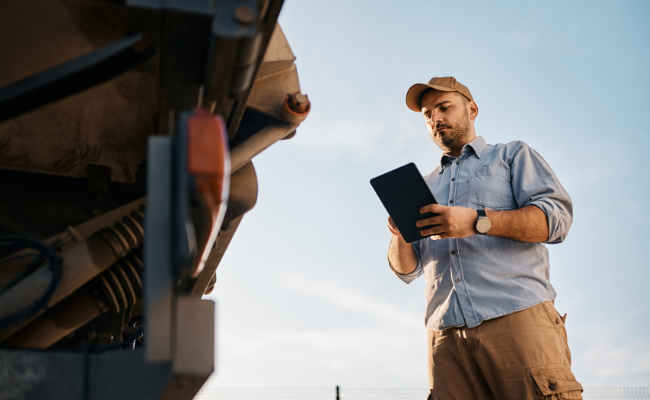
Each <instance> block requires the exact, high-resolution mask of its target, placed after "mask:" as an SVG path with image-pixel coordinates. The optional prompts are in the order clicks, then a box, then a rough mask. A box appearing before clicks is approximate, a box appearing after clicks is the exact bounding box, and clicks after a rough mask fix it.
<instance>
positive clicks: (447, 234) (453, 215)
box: [417, 204, 478, 239]
mask: <svg viewBox="0 0 650 400" xmlns="http://www.w3.org/2000/svg"><path fill="white" fill-rule="evenodd" d="M430 212H431V213H435V214H439V215H438V216H436V217H429V218H425V219H421V220H419V221H418V222H417V226H418V227H419V228H422V227H424V226H426V227H427V228H426V229H423V230H421V231H420V233H421V234H422V236H432V235H435V236H432V239H447V238H458V239H460V238H464V237H468V236H472V235H474V234H476V230H475V229H474V224H475V222H476V219H477V218H478V213H477V212H476V210H472V209H471V208H467V207H458V206H455V207H447V206H442V205H440V204H430V205H428V206H424V207H422V208H421V209H420V214H426V213H430ZM431 225H433V226H431Z"/></svg>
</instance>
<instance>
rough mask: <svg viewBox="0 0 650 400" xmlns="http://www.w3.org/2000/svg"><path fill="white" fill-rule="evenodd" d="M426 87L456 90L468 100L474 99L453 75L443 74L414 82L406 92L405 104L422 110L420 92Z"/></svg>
mask: <svg viewBox="0 0 650 400" xmlns="http://www.w3.org/2000/svg"><path fill="white" fill-rule="evenodd" d="M427 89H435V90H440V91H443V92H458V93H460V94H462V95H463V96H465V97H467V98H468V99H470V100H474V98H473V97H472V94H471V93H470V92H469V89H468V88H467V86H465V85H463V84H462V83H460V82H458V81H457V80H456V78H454V77H453V76H445V77H443V78H431V79H429V82H427V83H426V84H425V83H416V84H415V85H413V86H411V88H410V89H409V90H408V92H406V105H407V106H408V108H410V109H411V110H413V111H416V112H420V111H422V106H421V105H420V102H421V101H422V94H423V93H424V91H425V90H427Z"/></svg>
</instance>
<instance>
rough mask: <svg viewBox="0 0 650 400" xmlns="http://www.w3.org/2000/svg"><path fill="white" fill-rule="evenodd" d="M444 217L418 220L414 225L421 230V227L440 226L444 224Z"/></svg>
mask: <svg viewBox="0 0 650 400" xmlns="http://www.w3.org/2000/svg"><path fill="white" fill-rule="evenodd" d="M444 222H445V221H444V217H442V216H437V217H429V218H425V219H421V220H419V221H418V222H417V223H416V225H417V226H418V228H422V227H423V226H429V225H442V224H444Z"/></svg>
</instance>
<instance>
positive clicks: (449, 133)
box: [421, 90, 478, 155]
mask: <svg viewBox="0 0 650 400" xmlns="http://www.w3.org/2000/svg"><path fill="white" fill-rule="evenodd" d="M473 104H474V102H470V101H469V100H466V99H465V98H464V97H463V95H461V94H459V93H456V92H441V91H438V90H430V91H428V92H426V93H425V94H424V96H423V97H422V103H421V106H422V115H423V116H424V120H425V121H426V123H427V127H428V128H429V135H431V139H433V142H434V143H435V144H436V145H437V146H438V147H440V148H441V149H442V151H443V152H445V153H457V154H456V155H459V153H460V150H461V149H462V148H463V146H464V145H466V144H467V143H469V142H471V141H472V140H473V139H474V137H475V134H474V132H473V130H472V129H470V117H473V118H472V119H474V118H476V115H472V116H470V111H472V113H473V114H474V112H473V111H474V110H473V109H472V105H473ZM476 113H478V108H477V109H476Z"/></svg>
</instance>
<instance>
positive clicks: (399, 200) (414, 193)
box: [370, 163, 438, 243]
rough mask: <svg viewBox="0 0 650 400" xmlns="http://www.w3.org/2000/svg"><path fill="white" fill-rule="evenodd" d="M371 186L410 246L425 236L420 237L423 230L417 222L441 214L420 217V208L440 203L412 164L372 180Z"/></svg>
mask: <svg viewBox="0 0 650 400" xmlns="http://www.w3.org/2000/svg"><path fill="white" fill-rule="evenodd" d="M370 184H371V185H372V187H373V189H375V192H376V193H377V196H379V199H380V200H381V202H382V203H383V204H384V207H385V208H386V211H388V214H390V216H391V218H393V221H394V222H395V225H397V229H399V231H400V233H401V234H402V237H404V240H406V242H407V243H413V242H415V241H417V240H420V239H424V238H425V237H426V236H422V235H421V234H420V231H421V230H422V229H424V228H418V226H417V225H416V223H417V222H418V221H419V220H421V219H424V218H428V217H433V216H436V215H438V214H434V213H427V214H420V208H422V207H424V206H428V205H429V204H438V202H436V199H435V197H433V194H432V193H431V191H430V190H429V186H427V183H426V182H425V181H424V178H422V175H421V174H420V171H418V168H417V167H416V166H415V164H413V163H409V164H406V165H404V166H402V167H399V168H397V169H395V170H392V171H390V172H387V173H385V174H383V175H380V176H378V177H376V178H374V179H371V180H370Z"/></svg>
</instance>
